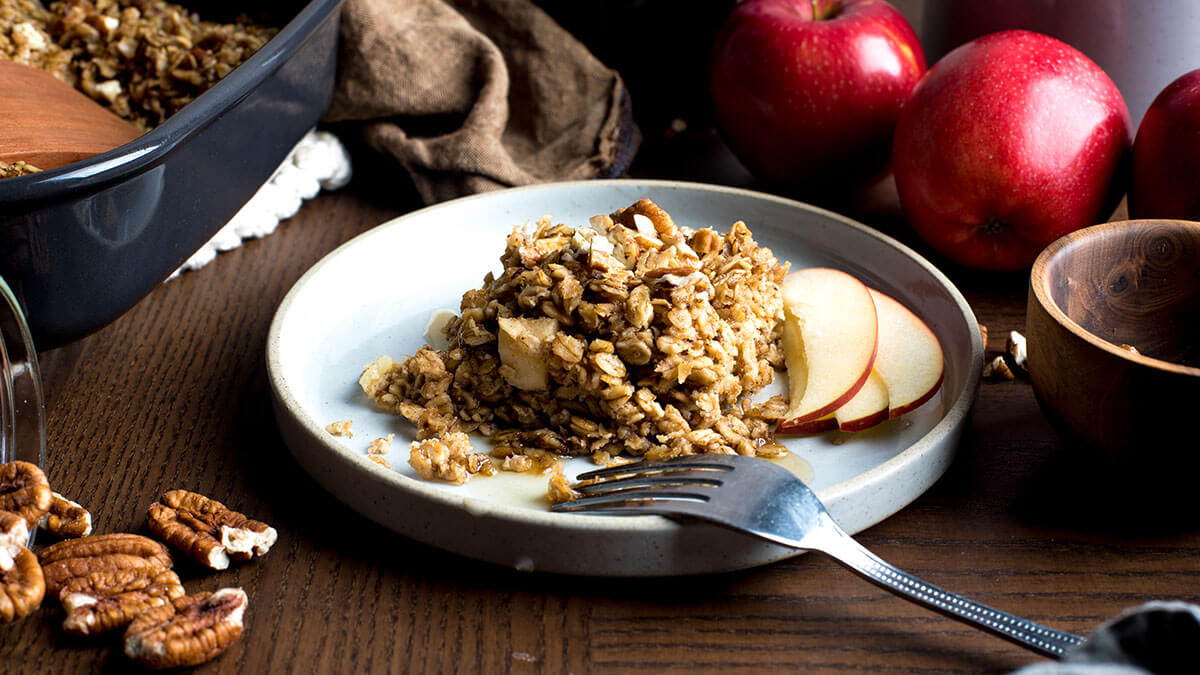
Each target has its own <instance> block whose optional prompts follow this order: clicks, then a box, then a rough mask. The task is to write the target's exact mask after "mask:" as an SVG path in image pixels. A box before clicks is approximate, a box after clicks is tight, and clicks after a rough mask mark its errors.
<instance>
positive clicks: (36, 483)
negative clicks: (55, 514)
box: [0, 461, 52, 527]
mask: <svg viewBox="0 0 1200 675" xmlns="http://www.w3.org/2000/svg"><path fill="white" fill-rule="evenodd" d="M51 499H52V497H51V495H50V482H49V481H47V480H46V474H44V473H42V470H41V469H39V468H38V466H37V465H36V464H30V463H29V462H22V461H16V462H8V463H7V464H0V511H11V512H13V513H15V514H17V515H18V516H21V517H22V518H24V519H25V524H26V525H28V526H29V527H33V526H34V524H35V523H37V521H38V518H41V517H42V514H43V513H45V512H46V510H47V509H49V508H50V501H51Z"/></svg>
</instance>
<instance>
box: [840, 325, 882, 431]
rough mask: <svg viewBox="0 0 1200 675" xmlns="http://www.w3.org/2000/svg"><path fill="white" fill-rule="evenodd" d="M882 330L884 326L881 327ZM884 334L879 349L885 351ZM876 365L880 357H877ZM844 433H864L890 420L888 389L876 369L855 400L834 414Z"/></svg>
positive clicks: (848, 402)
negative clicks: (865, 430)
mask: <svg viewBox="0 0 1200 675" xmlns="http://www.w3.org/2000/svg"><path fill="white" fill-rule="evenodd" d="M880 328H881V329H882V328H883V326H882V324H881V325H880ZM883 341H884V337H883V333H882V332H880V334H879V349H880V350H882V349H883ZM875 361H876V363H878V362H879V355H878V354H876V355H875ZM833 416H834V418H835V419H836V420H837V427H838V429H841V430H842V431H862V430H863V429H868V428H870V427H873V426H875V425H876V424H879V423H880V422H882V421H884V420H886V419H887V418H888V388H887V384H886V383H884V381H883V378H882V377H881V376H880V375H879V371H878V370H877V369H876V368H871V373H870V375H868V376H867V381H866V383H865V384H863V387H862V389H859V390H858V393H857V394H855V395H854V398H852V399H850V400H849V401H846V404H845V405H843V406H842V407H840V408H838V409H837V410H836V411H834V413H833Z"/></svg>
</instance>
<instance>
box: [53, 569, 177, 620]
mask: <svg viewBox="0 0 1200 675" xmlns="http://www.w3.org/2000/svg"><path fill="white" fill-rule="evenodd" d="M184 595H185V592H184V590H183V584H181V583H180V582H179V577H178V576H177V575H176V574H175V573H174V572H172V571H171V570H146V569H134V570H121V571H118V572H109V573H92V574H89V575H87V576H85V577H78V578H75V579H71V580H70V581H68V582H66V583H65V584H64V585H63V588H62V590H61V591H59V594H58V598H59V602H61V603H62V606H63V609H64V610H66V612H67V618H66V619H65V620H63V630H65V631H66V632H67V633H70V634H72V635H81V636H83V635H99V634H101V633H108V632H111V631H114V630H119V629H122V628H125V627H126V626H128V625H129V623H130V622H131V621H133V619H134V618H135V617H137V616H138V615H139V614H141V613H142V612H145V611H147V610H149V609H152V608H154V607H158V606H160V605H166V604H170V603H171V601H173V600H175V599H176V598H182V597H183V596H184Z"/></svg>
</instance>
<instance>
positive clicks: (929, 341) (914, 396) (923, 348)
mask: <svg viewBox="0 0 1200 675" xmlns="http://www.w3.org/2000/svg"><path fill="white" fill-rule="evenodd" d="M870 292H871V297H872V298H873V299H874V301H875V310H876V313H877V314H878V316H879V350H878V352H879V353H878V354H877V355H876V357H875V370H876V371H877V372H878V373H879V375H880V377H882V378H883V381H884V383H885V384H886V385H887V390H888V415H889V416H890V417H899V416H900V415H903V414H905V413H907V412H909V411H911V410H913V409H914V408H916V407H917V406H919V405H921V404H922V403H925V402H926V401H928V400H929V399H931V398H933V395H934V394H936V393H937V390H938V388H939V387H941V386H942V378H943V376H944V374H945V365H944V363H943V359H942V346H941V344H939V343H938V339H937V336H936V335H934V334H933V331H931V330H930V329H929V326H926V325H925V322H924V321H921V319H919V318H918V317H917V315H915V314H913V313H912V312H910V311H909V310H908V308H907V307H905V306H904V305H902V304H900V303H899V302H897V301H896V300H894V299H893V298H891V297H890V296H888V295H885V294H884V293H880V292H879V291H877V290H875V289H871V291H870Z"/></svg>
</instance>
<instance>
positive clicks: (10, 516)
mask: <svg viewBox="0 0 1200 675" xmlns="http://www.w3.org/2000/svg"><path fill="white" fill-rule="evenodd" d="M28 543H29V525H28V524H27V523H26V522H25V519H24V518H22V517H21V516H18V515H17V514H15V513H12V512H11V511H0V569H8V565H9V562H6V560H7V561H10V562H11V560H12V556H14V555H16V554H17V549H18V548H21V547H23V546H25V545H26V544H28Z"/></svg>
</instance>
